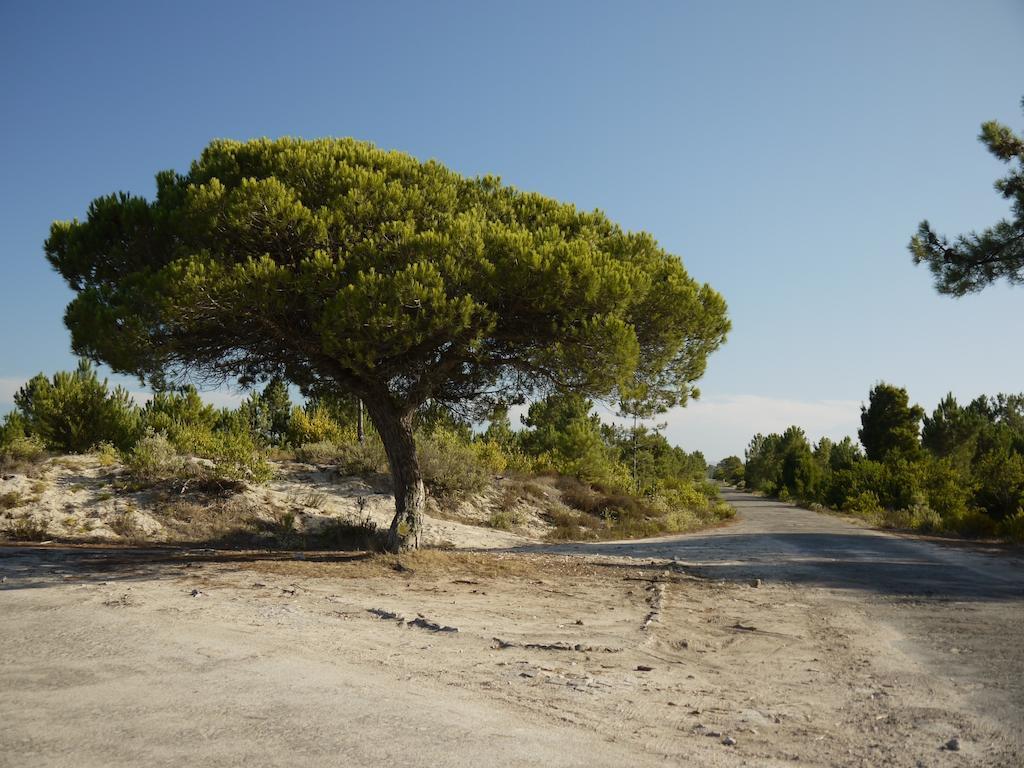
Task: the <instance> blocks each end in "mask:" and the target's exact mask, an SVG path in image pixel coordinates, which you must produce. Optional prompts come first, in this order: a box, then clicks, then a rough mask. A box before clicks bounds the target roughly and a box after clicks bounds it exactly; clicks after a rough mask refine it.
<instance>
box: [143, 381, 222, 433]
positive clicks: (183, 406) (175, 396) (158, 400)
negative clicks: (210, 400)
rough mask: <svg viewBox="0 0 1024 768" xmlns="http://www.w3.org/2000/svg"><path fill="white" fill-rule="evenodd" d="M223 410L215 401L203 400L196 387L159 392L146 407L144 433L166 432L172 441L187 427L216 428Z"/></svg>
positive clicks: (144, 410)
mask: <svg viewBox="0 0 1024 768" xmlns="http://www.w3.org/2000/svg"><path fill="white" fill-rule="evenodd" d="M218 420H219V414H218V413H217V409H216V408H214V407H213V406H212V405H208V404H207V403H204V402H203V399H202V398H201V397H200V396H199V393H198V392H197V391H196V388H195V387H188V388H187V389H185V390H184V391H183V392H157V393H155V394H154V395H153V397H151V398H150V399H149V402H147V403H146V404H145V405H144V406H143V407H142V414H141V419H140V421H141V428H142V434H146V433H153V434H156V433H163V434H165V435H167V436H168V437H169V438H170V439H171V441H172V442H177V441H178V433H179V432H180V431H182V430H185V429H206V430H211V431H212V430H213V429H215V428H216V427H217V424H218Z"/></svg>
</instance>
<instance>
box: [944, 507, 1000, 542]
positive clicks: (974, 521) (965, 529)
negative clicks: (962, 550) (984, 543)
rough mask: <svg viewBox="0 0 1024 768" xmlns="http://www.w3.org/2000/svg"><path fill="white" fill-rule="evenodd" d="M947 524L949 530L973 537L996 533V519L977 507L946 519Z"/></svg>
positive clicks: (983, 536) (984, 536) (985, 536)
mask: <svg viewBox="0 0 1024 768" xmlns="http://www.w3.org/2000/svg"><path fill="white" fill-rule="evenodd" d="M945 526H946V528H947V530H950V531H952V532H954V533H958V534H960V535H961V536H968V537H972V538H987V537H989V536H995V534H996V521H995V520H993V519H992V518H991V517H989V516H988V515H986V514H985V513H984V512H980V511H978V510H976V509H972V510H968V511H966V512H963V513H961V514H959V515H957V516H956V517H952V518H950V519H948V520H946V521H945Z"/></svg>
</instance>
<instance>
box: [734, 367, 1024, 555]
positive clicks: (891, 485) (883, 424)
mask: <svg viewBox="0 0 1024 768" xmlns="http://www.w3.org/2000/svg"><path fill="white" fill-rule="evenodd" d="M858 437H859V438H860V445H858V444H857V443H855V442H854V441H853V440H851V439H850V438H849V437H846V438H844V439H843V440H842V441H840V442H833V441H832V440H829V439H828V438H823V439H821V440H820V441H818V443H817V444H815V445H813V446H812V445H811V443H810V442H809V441H808V439H807V436H806V435H805V434H804V431H803V430H802V429H801V428H800V427H796V426H794V427H790V428H789V429H787V430H786V431H785V432H784V433H783V434H781V435H780V434H770V435H761V434H758V435H755V436H754V437H753V439H752V440H751V441H750V445H749V446H748V447H747V451H746V461H745V462H744V461H741V460H740V459H739V457H737V456H731V457H729V458H727V459H725V460H723V461H722V462H720V463H719V464H718V466H717V467H716V469H715V476H716V477H717V478H718V479H721V480H724V481H725V482H729V483H733V484H736V485H742V486H745V487H746V488H749V489H751V490H756V491H760V492H762V493H764V494H766V495H770V496H775V497H778V498H780V499H792V500H794V501H799V502H801V503H805V504H811V505H815V504H817V505H823V506H826V507H829V508H832V509H836V510H841V511H844V512H849V513H852V514H856V515H858V516H861V517H864V518H866V519H869V520H871V521H872V522H875V523H876V524H879V525H884V526H887V527H895V528H907V529H913V530H918V531H922V532H935V533H943V532H951V533H959V534H963V535H967V536H981V537H985V536H994V535H1000V536H1005V537H1007V538H1011V539H1016V540H1024V394H1020V395H1004V394H999V395H995V396H994V397H987V396H981V397H978V398H977V399H975V400H974V401H972V402H971V403H969V404H967V405H960V404H959V403H958V402H957V400H956V398H955V397H953V395H952V394H949V395H947V396H946V397H945V398H944V399H943V400H942V402H940V403H939V404H938V406H937V407H936V408H935V410H934V411H933V412H932V414H931V415H930V416H929V415H927V414H926V413H925V411H924V409H923V408H921V407H920V406H918V405H911V404H910V401H909V397H908V395H907V391H906V390H905V389H902V388H899V387H894V386H892V385H890V384H885V383H881V384H878V385H877V386H875V387H874V388H873V389H872V390H871V393H870V395H869V398H868V404H867V405H866V406H862V408H861V429H860V430H859V431H858ZM862 446H863V451H862V450H861V447H862Z"/></svg>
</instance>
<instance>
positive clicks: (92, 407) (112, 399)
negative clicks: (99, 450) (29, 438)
mask: <svg viewBox="0 0 1024 768" xmlns="http://www.w3.org/2000/svg"><path fill="white" fill-rule="evenodd" d="M14 402H15V405H16V406H17V408H18V411H19V413H20V416H21V422H22V424H21V428H22V429H23V430H24V432H25V433H26V434H30V435H37V436H38V437H39V438H41V439H42V441H43V443H44V444H45V445H46V447H47V448H49V449H50V450H54V451H62V452H64V453H84V452H85V451H87V450H89V448H91V447H92V446H94V445H96V444H97V443H100V442H109V443H112V444H113V445H115V446H117V447H118V448H120V449H122V450H124V449H127V448H129V447H130V446H131V445H132V443H133V442H134V441H135V438H136V436H137V434H138V431H139V409H138V408H137V407H136V406H135V404H134V403H133V402H132V399H131V396H130V395H129V394H128V392H127V390H125V389H123V388H121V387H116V388H114V389H113V390H111V389H110V387H109V386H108V383H107V381H106V379H104V380H103V381H100V379H99V377H98V376H97V375H96V371H95V369H94V368H93V367H92V365H91V364H90V363H89V362H88V361H86V360H82V361H81V362H80V363H79V364H78V368H77V369H75V371H73V372H67V371H61V372H59V373H56V374H54V376H53V377H52V379H48V378H46V376H44V375H43V374H39V375H38V376H35V377H33V378H32V379H30V380H29V382H28V383H27V384H25V386H23V387H22V388H21V389H20V390H18V392H17V394H15V396H14Z"/></svg>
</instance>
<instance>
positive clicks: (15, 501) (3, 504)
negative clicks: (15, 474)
mask: <svg viewBox="0 0 1024 768" xmlns="http://www.w3.org/2000/svg"><path fill="white" fill-rule="evenodd" d="M24 503H25V499H23V498H22V496H21V494H20V493H18V492H17V491H11V492H10V493H4V494H0V509H14V508H15V507H20V506H21V505H22V504H24Z"/></svg>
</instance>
